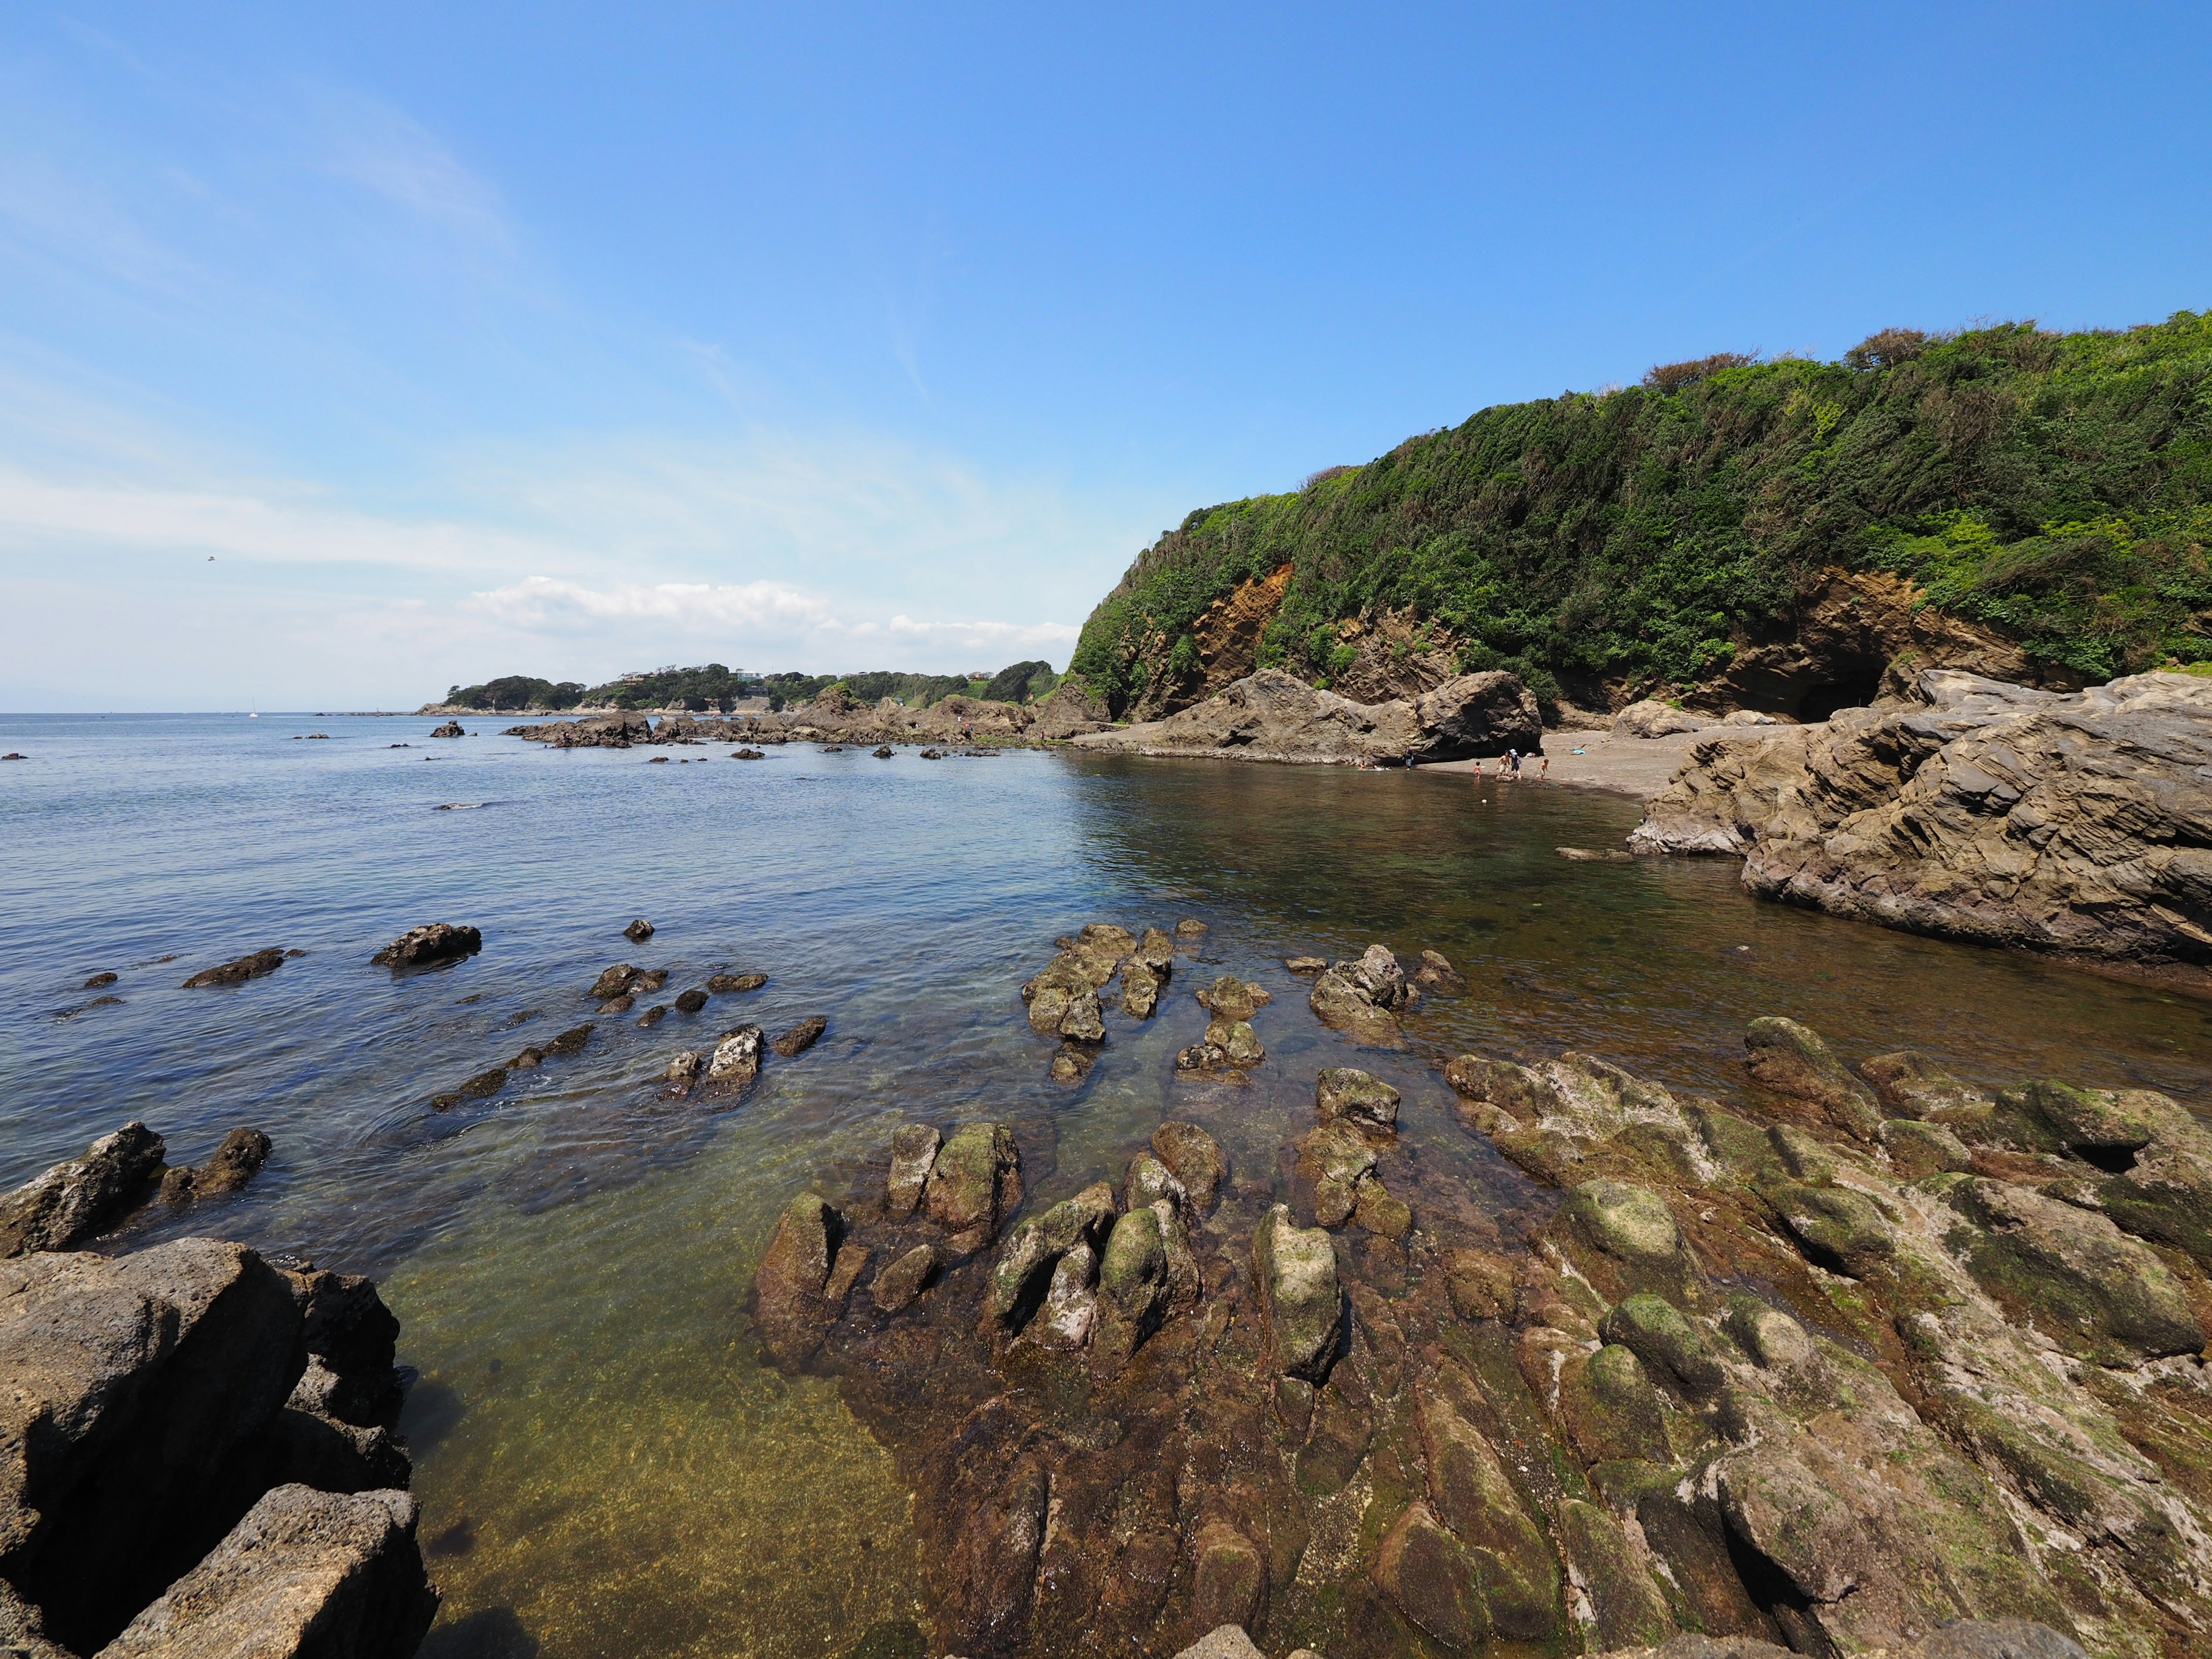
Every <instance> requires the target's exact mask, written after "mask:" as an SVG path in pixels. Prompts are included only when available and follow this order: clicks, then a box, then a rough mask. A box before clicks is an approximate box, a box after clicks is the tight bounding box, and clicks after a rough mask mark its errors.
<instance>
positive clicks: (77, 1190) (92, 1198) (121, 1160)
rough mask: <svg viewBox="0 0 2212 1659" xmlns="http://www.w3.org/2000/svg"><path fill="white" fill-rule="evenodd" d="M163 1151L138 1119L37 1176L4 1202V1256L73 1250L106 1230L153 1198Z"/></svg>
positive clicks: (0, 1231)
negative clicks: (81, 1152)
mask: <svg viewBox="0 0 2212 1659" xmlns="http://www.w3.org/2000/svg"><path fill="white" fill-rule="evenodd" d="M165 1150H166V1148H165V1147H164V1146H163V1145H162V1142H161V1136H159V1135H157V1134H155V1133H154V1132H153V1131H152V1130H150V1129H149V1128H148V1127H146V1126H145V1125H144V1124H143V1123H139V1122H137V1121H132V1122H130V1123H126V1124H125V1125H124V1126H123V1127H121V1128H119V1129H118V1130H117V1131H115V1133H112V1134H108V1135H102V1136H101V1137H100V1139H98V1140H95V1141H94V1142H93V1143H92V1145H91V1146H88V1147H87V1148H86V1149H85V1154H84V1156H83V1157H82V1158H71V1159H70V1160H69V1162H67V1163H65V1164H55V1165H54V1166H53V1168H52V1169H51V1170H47V1171H46V1173H45V1174H44V1175H40V1176H33V1177H32V1178H31V1179H30V1180H28V1181H27V1182H24V1183H23V1184H22V1185H21V1186H20V1187H18V1188H15V1191H14V1192H12V1193H9V1194H8V1195H7V1197H5V1198H4V1199H0V1256H18V1255H32V1254H34V1253H36V1252H38V1251H41V1250H66V1249H72V1248H74V1247H75V1246H76V1245H77V1244H80V1243H83V1242H84V1241H85V1240H86V1239H88V1238H92V1237H95V1236H97V1235H98V1234H100V1233H102V1232H105V1231H106V1230H107V1229H108V1228H110V1227H112V1226H113V1225H115V1224H116V1223H117V1222H118V1221H120V1220H122V1219H123V1218H124V1217H125V1216H126V1215H128V1214H129V1213H130V1212H131V1211H132V1210H133V1209H135V1208H137V1206H139V1205H140V1204H142V1203H143V1202H144V1201H145V1200H147V1199H148V1198H149V1197H151V1196H152V1195H153V1193H154V1190H155V1186H156V1185H157V1184H158V1183H159V1182H160V1181H161V1174H162V1165H161V1157H162V1154H163V1152H164V1151H165Z"/></svg>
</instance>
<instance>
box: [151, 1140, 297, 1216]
mask: <svg viewBox="0 0 2212 1659" xmlns="http://www.w3.org/2000/svg"><path fill="white" fill-rule="evenodd" d="M269 1151H270V1142H269V1137H268V1136H267V1135H265V1134H264V1133H261V1131H260V1130H258V1129H233V1130H232V1131H231V1132H230V1133H228V1134H227V1135H225V1136H224V1137H223V1138H222V1145H221V1146H217V1147H216V1149H215V1151H214V1152H212V1153H210V1155H209V1158H208V1160H207V1162H206V1163H204V1164H201V1165H200V1166H199V1167H198V1168H197V1169H191V1170H169V1171H168V1172H167V1174H165V1175H164V1176H162V1177H161V1196H162V1197H163V1198H165V1199H167V1200H170V1201H172V1202H177V1201H179V1200H185V1199H193V1198H214V1197H216V1196H217V1195H219V1194H223V1193H234V1192H236V1191H237V1190H238V1189H239V1188H241V1187H243V1186H245V1185H246V1182H249V1181H251V1180H252V1179H253V1177H254V1176H257V1175H258V1174H260V1173H261V1166H262V1165H263V1164H266V1163H267V1162H268V1161H269Z"/></svg>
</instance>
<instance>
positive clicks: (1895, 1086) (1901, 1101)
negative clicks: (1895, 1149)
mask: <svg viewBox="0 0 2212 1659" xmlns="http://www.w3.org/2000/svg"><path fill="white" fill-rule="evenodd" d="M1859 1075H1860V1076H1861V1077H1863V1078H1864V1079H1866V1080H1867V1081H1868V1082H1869V1083H1870V1084H1872V1085H1874V1089H1875V1093H1876V1094H1878V1095H1879V1096H1881V1103H1882V1104H1883V1105H1885V1106H1887V1108H1888V1109H1890V1110H1891V1111H1893V1112H1894V1113H1896V1114H1897V1115H1898V1116H1899V1117H1905V1118H1917V1119H1918V1120H1920V1121H1923V1122H1928V1123H1972V1122H1978V1121H1980V1120H1982V1119H1984V1118H1986V1117H1988V1116H1989V1115H1990V1109H1991V1108H1992V1107H1994V1106H1995V1105H1996V1097H1995V1096H1994V1095H1992V1094H1990V1091H1988V1090H1986V1089H1978V1088H1976V1087H1974V1085H1972V1084H1971V1083H1961V1082H1960V1080H1959V1079H1957V1078H1955V1077H1953V1076H1952V1075H1951V1074H1950V1073H1948V1072H1946V1071H1944V1070H1942V1068H1941V1067H1939V1066H1936V1063H1935V1062H1934V1061H1933V1060H1929V1058H1928V1056H1927V1055H1925V1054H1920V1053H1917V1052H1916V1051H1915V1050H1913V1049H1911V1048H1905V1049H1902V1050H1900V1051H1899V1052H1898V1053H1896V1054H1876V1055H1875V1056H1874V1058H1873V1059H1871V1060H1861V1061H1860V1062H1859Z"/></svg>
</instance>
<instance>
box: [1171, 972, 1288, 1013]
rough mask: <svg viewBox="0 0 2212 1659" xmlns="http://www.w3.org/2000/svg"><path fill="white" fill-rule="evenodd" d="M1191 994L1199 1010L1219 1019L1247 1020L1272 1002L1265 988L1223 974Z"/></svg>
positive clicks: (1231, 975)
mask: <svg viewBox="0 0 2212 1659" xmlns="http://www.w3.org/2000/svg"><path fill="white" fill-rule="evenodd" d="M1191 994H1192V995H1193V996H1194V997H1196V998H1197V999H1198V1004H1199V1006H1200V1007H1201V1008H1204V1009H1206V1011H1207V1012H1210V1013H1212V1014H1213V1015H1215V1016H1216V1017H1217V1018H1221V1019H1249V1018H1252V1016H1253V1014H1254V1013H1255V1012H1256V1011H1257V1010H1259V1009H1261V1008H1263V1007H1265V1006H1267V1004H1268V1003H1270V1002H1273V1000H1274V998H1273V996H1272V995H1270V994H1268V992H1267V987H1264V986H1260V985H1255V984H1253V983H1252V982H1251V981H1249V980H1241V979H1238V978H1237V976H1236V975H1233V974H1224V975H1221V977H1220V978H1218V979H1217V980H1215V981H1213V983H1212V984H1211V985H1208V986H1205V987H1201V988H1200V989H1199V990H1196V991H1194V992H1193V993H1191Z"/></svg>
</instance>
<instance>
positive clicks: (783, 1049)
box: [769, 1014, 829, 1060]
mask: <svg viewBox="0 0 2212 1659" xmlns="http://www.w3.org/2000/svg"><path fill="white" fill-rule="evenodd" d="M826 1030H829V1021H828V1020H827V1019H826V1018H823V1016H822V1015H820V1014H809V1015H808V1016H807V1017H806V1018H805V1019H802V1020H800V1021H799V1024H796V1025H794V1026H793V1027H792V1028H791V1029H790V1030H787V1031H786V1032H784V1033H783V1034H782V1035H781V1036H779V1037H777V1038H776V1040H775V1042H773V1043H771V1044H769V1047H770V1048H774V1049H775V1051H776V1053H778V1054H781V1055H782V1056H783V1057H784V1058H785V1059H786V1060H789V1059H791V1058H792V1057H793V1055H796V1054H805V1052H806V1051H807V1050H808V1049H809V1048H812V1047H813V1046H814V1045H815V1043H816V1042H817V1041H819V1040H820V1038H821V1036H822V1034H823V1032H824V1031H826Z"/></svg>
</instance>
